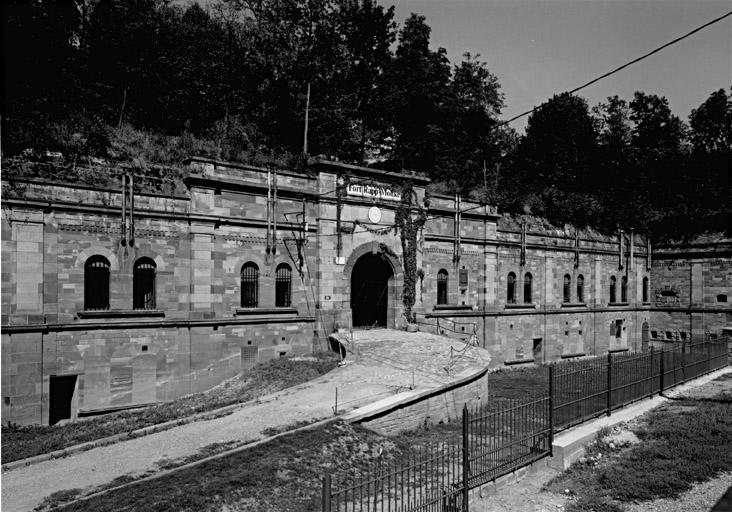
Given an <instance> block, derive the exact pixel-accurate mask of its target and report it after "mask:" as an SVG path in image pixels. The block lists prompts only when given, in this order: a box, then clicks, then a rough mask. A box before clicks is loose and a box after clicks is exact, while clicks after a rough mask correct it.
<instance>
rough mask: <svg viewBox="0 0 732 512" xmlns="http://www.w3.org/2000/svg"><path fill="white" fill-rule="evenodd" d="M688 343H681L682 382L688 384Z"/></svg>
mask: <svg viewBox="0 0 732 512" xmlns="http://www.w3.org/2000/svg"><path fill="white" fill-rule="evenodd" d="M685 360H686V342H685V341H682V342H681V381H682V382H686V362H685Z"/></svg>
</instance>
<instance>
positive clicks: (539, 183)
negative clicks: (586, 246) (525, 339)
mask: <svg viewBox="0 0 732 512" xmlns="http://www.w3.org/2000/svg"><path fill="white" fill-rule="evenodd" d="M204 6H205V7H202V6H201V5H199V4H197V3H193V4H184V3H183V2H171V1H168V0H35V1H30V0H24V1H10V2H4V3H3V5H2V9H3V21H4V27H3V29H4V30H3V47H4V62H5V70H4V71H5V73H4V91H3V102H2V108H3V111H2V131H3V137H2V151H3V156H4V157H8V156H14V155H19V154H23V155H25V156H28V157H31V158H32V157H33V155H35V157H40V156H42V155H44V154H46V152H47V151H53V152H60V153H61V154H62V155H63V157H64V159H65V161H66V163H67V164H69V165H72V166H73V167H74V168H75V166H76V162H77V161H79V160H83V159H87V160H88V157H90V156H95V157H103V158H106V159H109V160H112V161H115V160H117V161H127V162H129V161H132V160H136V161H137V162H136V163H138V164H139V163H141V162H142V163H143V164H144V160H148V161H149V162H150V163H164V164H170V163H175V162H173V161H171V158H172V159H175V158H177V155H181V154H183V153H193V154H202V155H204V156H210V157H215V158H222V159H230V160H238V161H251V160H254V161H262V160H263V159H264V160H266V159H268V158H269V159H270V160H275V161H277V162H291V161H292V158H293V157H294V158H299V156H298V155H301V154H302V153H303V150H304V147H305V146H304V131H305V130H304V128H305V112H306V105H309V110H308V117H309V119H308V120H309V126H308V137H307V142H308V146H307V153H308V154H311V155H321V154H322V155H327V156H329V157H333V158H337V159H339V160H342V161H348V162H354V163H361V164H363V163H366V164H369V165H374V166H378V167H381V168H384V169H389V170H396V171H401V170H404V169H409V170H417V171H421V172H425V173H427V174H428V175H429V176H430V177H432V178H433V180H434V181H435V182H436V184H437V190H438V191H445V192H453V191H459V192H462V193H464V194H472V195H473V197H474V198H476V199H479V200H485V201H489V202H491V203H493V204H497V205H498V206H499V208H501V210H503V211H514V212H525V211H528V212H531V213H534V214H537V215H543V216H546V217H547V218H549V219H550V220H551V221H553V222H558V223H563V222H572V223H575V224H578V225H592V226H595V227H599V228H601V229H604V230H612V229H615V228H616V227H617V226H618V225H620V226H621V227H624V228H630V227H633V228H635V229H637V230H638V231H650V232H651V233H652V234H653V235H654V236H656V237H657V238H659V237H661V238H662V237H669V236H672V237H678V236H683V235H687V234H693V233H696V232H699V231H704V230H716V231H719V230H724V229H728V225H727V221H728V219H729V215H730V189H729V152H730V141H731V140H732V128H731V127H730V120H731V118H732V99H730V96H729V95H728V94H727V92H726V90H725V89H720V90H718V91H716V92H713V93H712V94H711V95H710V96H709V98H708V100H707V101H705V102H704V103H703V104H702V105H700V106H699V108H697V109H695V110H694V111H693V112H692V113H691V116H690V118H689V122H688V124H686V123H684V122H683V121H682V120H681V119H680V118H679V117H677V116H676V115H674V114H673V113H672V112H671V111H670V109H669V106H668V102H667V100H666V99H665V98H663V97H659V96H656V95H653V94H646V93H643V92H638V93H636V94H635V96H634V97H633V98H632V99H631V100H630V101H627V100H624V99H621V98H618V97H612V98H608V100H607V102H606V103H602V104H600V105H598V106H596V107H595V108H593V109H590V108H589V106H588V105H587V103H586V101H584V100H583V99H582V98H579V97H576V96H570V95H568V94H561V95H558V96H555V97H554V98H552V99H551V100H549V101H548V102H547V103H545V104H544V105H542V106H541V108H539V109H538V110H536V111H535V112H534V114H532V115H531V117H530V118H529V122H528V126H527V130H526V134H525V135H524V136H521V137H520V136H518V135H517V134H516V133H515V132H514V131H513V130H512V129H510V128H507V127H506V126H501V125H499V124H498V123H499V118H500V115H501V111H502V109H503V107H504V97H503V94H502V93H501V92H500V85H499V81H498V78H497V77H496V76H495V75H493V74H492V73H491V72H490V70H489V68H488V67H487V65H486V63H484V62H481V61H480V60H479V58H478V56H473V55H470V54H469V53H466V54H465V55H464V59H463V60H462V61H461V62H459V63H458V64H451V63H450V61H449V60H448V58H447V52H446V50H445V49H444V48H438V49H436V50H435V49H433V48H431V47H430V27H429V25H428V24H427V22H426V20H425V18H424V17H422V16H419V15H417V14H412V15H411V16H410V17H409V18H407V19H406V20H405V21H404V23H403V24H402V25H401V27H400V26H399V25H398V24H397V23H396V21H395V20H394V8H393V7H388V8H387V7H384V6H382V5H379V4H378V3H377V2H376V0H354V1H351V0H213V1H210V2H206V3H205V4H204ZM721 85H725V86H726V84H721ZM131 133H132V134H139V135H135V136H131V135H130V134H131ZM132 139H134V140H138V141H139V140H142V141H144V143H142V144H140V143H136V144H135V147H136V148H137V147H142V148H144V149H145V151H143V152H142V153H138V152H137V150H136V149H134V148H133V149H130V148H128V147H126V146H125V144H124V141H125V140H132ZM152 146H155V149H152V150H150V148H151V147H152ZM158 146H160V149H157V147H158Z"/></svg>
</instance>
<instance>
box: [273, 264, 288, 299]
mask: <svg viewBox="0 0 732 512" xmlns="http://www.w3.org/2000/svg"><path fill="white" fill-rule="evenodd" d="M291 295H292V269H291V268H290V265H288V264H287V263H280V264H279V265H278V266H277V271H276V275H275V307H278V308H289V307H290V306H291V304H292V297H291Z"/></svg>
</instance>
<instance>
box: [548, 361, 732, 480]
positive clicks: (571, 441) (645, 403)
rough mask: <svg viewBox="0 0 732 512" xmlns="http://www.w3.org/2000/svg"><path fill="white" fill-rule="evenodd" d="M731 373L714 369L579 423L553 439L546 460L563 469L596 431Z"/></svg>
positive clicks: (728, 370)
mask: <svg viewBox="0 0 732 512" xmlns="http://www.w3.org/2000/svg"><path fill="white" fill-rule="evenodd" d="M730 372H732V368H730V367H729V366H727V367H724V368H721V369H719V370H715V371H713V372H711V373H708V374H706V375H702V376H700V377H697V378H696V379H693V380H691V381H689V382H686V383H684V384H681V385H679V386H676V387H674V388H671V389H668V390H666V391H664V394H663V395H657V396H654V397H652V398H644V399H643V400H639V401H638V402H635V403H633V404H630V405H628V406H626V407H623V408H622V409H617V410H616V411H613V414H612V415H611V416H601V417H598V418H596V419H594V420H590V421H587V422H585V423H582V424H580V425H578V426H576V427H574V428H572V429H570V430H567V431H566V432H562V433H561V434H559V435H557V436H556V437H555V438H554V444H553V445H552V451H553V454H554V455H553V456H552V457H551V459H550V461H549V466H550V467H551V468H553V469H557V470H559V471H564V470H565V469H567V468H568V467H569V466H570V465H572V463H574V462H575V461H577V460H578V459H579V458H580V457H582V455H583V454H584V452H585V446H587V445H588V444H589V443H591V442H592V441H594V439H595V436H596V435H597V432H598V431H599V430H600V429H601V428H603V427H614V426H615V425H618V424H620V423H624V422H626V421H630V420H632V419H635V418H637V417H638V416H641V415H643V414H645V413H647V412H648V411H650V410H652V409H655V408H656V407H658V406H659V405H663V404H665V403H667V402H669V401H670V398H669V397H671V398H673V397H675V396H679V395H683V394H684V393H685V392H686V391H688V390H689V389H692V388H695V387H697V386H701V385H703V384H706V383H708V382H711V381H712V380H714V379H716V378H717V377H720V376H722V375H725V374H727V373H730Z"/></svg>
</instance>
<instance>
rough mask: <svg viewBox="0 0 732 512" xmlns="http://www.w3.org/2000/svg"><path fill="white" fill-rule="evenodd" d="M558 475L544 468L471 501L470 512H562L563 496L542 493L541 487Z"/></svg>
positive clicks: (554, 470) (555, 471) (550, 469)
mask: <svg viewBox="0 0 732 512" xmlns="http://www.w3.org/2000/svg"><path fill="white" fill-rule="evenodd" d="M558 474H559V471H557V470H556V469H552V468H550V467H544V468H541V469H538V470H536V471H535V472H532V473H531V474H529V475H527V476H526V477H524V479H523V480H521V481H520V482H517V483H515V484H510V485H506V486H505V487H503V488H502V489H499V490H498V491H496V492H495V493H494V494H491V495H490V496H486V497H485V498H480V499H477V500H475V501H471V503H470V510H471V512H472V511H474V512H518V511H521V512H562V511H563V510H564V506H565V503H566V502H567V500H566V499H565V498H564V497H563V496H559V495H557V494H554V493H551V492H547V491H542V490H541V488H542V486H543V485H544V484H545V483H547V482H548V481H549V480H551V479H552V478H554V477H555V476H557V475H558Z"/></svg>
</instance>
